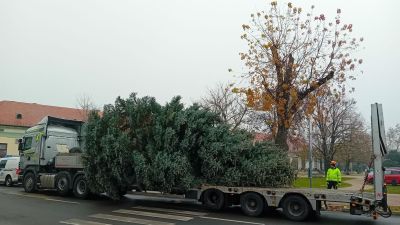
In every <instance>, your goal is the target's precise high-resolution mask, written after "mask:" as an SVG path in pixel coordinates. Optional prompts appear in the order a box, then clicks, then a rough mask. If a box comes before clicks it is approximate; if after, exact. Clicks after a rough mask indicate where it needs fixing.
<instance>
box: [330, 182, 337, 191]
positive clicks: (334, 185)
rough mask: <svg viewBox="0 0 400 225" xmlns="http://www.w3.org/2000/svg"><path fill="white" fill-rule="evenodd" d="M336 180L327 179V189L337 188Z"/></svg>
mask: <svg viewBox="0 0 400 225" xmlns="http://www.w3.org/2000/svg"><path fill="white" fill-rule="evenodd" d="M337 184H338V182H337V181H328V189H332V188H333V189H337Z"/></svg>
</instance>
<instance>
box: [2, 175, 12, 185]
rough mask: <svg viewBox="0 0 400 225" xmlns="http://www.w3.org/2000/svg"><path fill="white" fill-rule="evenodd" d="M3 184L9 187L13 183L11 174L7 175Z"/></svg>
mask: <svg viewBox="0 0 400 225" xmlns="http://www.w3.org/2000/svg"><path fill="white" fill-rule="evenodd" d="M4 184H5V185H6V186H7V187H11V186H12V185H13V182H12V179H11V176H10V175H7V177H6V181H5V182H4Z"/></svg>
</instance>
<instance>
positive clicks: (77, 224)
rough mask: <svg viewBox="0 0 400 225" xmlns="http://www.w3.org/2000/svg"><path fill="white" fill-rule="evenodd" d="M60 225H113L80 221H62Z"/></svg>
mask: <svg viewBox="0 0 400 225" xmlns="http://www.w3.org/2000/svg"><path fill="white" fill-rule="evenodd" d="M60 223H64V224H70V225H112V224H109V223H99V222H94V221H89V220H80V219H69V220H66V221H60Z"/></svg>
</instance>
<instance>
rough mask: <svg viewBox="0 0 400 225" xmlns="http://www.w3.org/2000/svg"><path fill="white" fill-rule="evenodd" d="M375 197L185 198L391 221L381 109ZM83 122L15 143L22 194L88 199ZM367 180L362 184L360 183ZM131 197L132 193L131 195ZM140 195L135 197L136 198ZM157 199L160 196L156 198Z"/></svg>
mask: <svg viewBox="0 0 400 225" xmlns="http://www.w3.org/2000/svg"><path fill="white" fill-rule="evenodd" d="M371 112H372V114H371V125H372V126H371V127H372V142H373V143H372V144H373V157H372V160H373V163H374V174H375V179H374V192H373V193H368V192H364V191H363V190H361V191H359V192H344V191H340V190H326V189H313V188H305V189H294V188H264V187H241V186H240V187H239V186H232V187H231V186H215V185H207V184H203V185H201V186H199V187H195V188H193V189H191V190H189V191H188V192H187V193H186V194H185V195H184V197H186V198H191V199H195V200H196V201H199V202H200V203H201V204H203V205H204V206H205V207H206V208H208V209H211V210H221V209H222V208H224V207H230V206H240V207H241V209H242V211H243V213H244V214H246V215H248V216H259V215H261V214H262V213H263V212H264V210H265V209H266V208H267V207H268V208H281V209H282V211H283V214H284V215H285V216H286V217H287V218H288V219H290V220H294V221H303V220H305V219H307V218H308V217H309V216H311V215H313V214H319V213H320V211H321V208H322V204H323V203H326V202H336V203H345V204H347V205H348V206H349V208H350V214H352V215H368V216H372V217H373V218H374V219H376V218H377V217H378V215H380V216H382V217H389V216H391V211H390V208H389V207H388V204H387V190H386V186H385V184H384V182H383V175H384V168H383V167H382V157H383V156H384V155H385V154H387V151H386V144H385V133H384V131H385V129H384V123H383V114H382V105H380V104H372V105H371ZM82 127H83V122H81V121H72V120H65V119H60V118H54V117H46V118H44V119H43V120H42V121H41V122H39V123H38V124H37V125H36V126H34V127H32V128H29V129H28V130H27V131H26V133H25V135H24V137H23V139H22V140H21V141H20V145H19V150H20V156H21V163H20V171H21V173H20V178H21V181H22V184H23V187H24V189H25V191H26V192H33V191H35V190H37V189H52V190H56V191H58V192H59V193H60V194H61V195H66V194H68V193H69V192H71V191H72V192H73V193H74V195H75V196H76V197H78V198H86V197H87V196H88V194H89V193H90V190H89V187H88V184H87V182H86V179H85V174H84V171H83V168H84V167H83V166H84V165H83V163H82V149H83V142H84V138H83V135H82V133H83V130H82ZM365 180H366V179H365ZM134 193H136V192H134ZM138 194H140V193H138ZM161 196H162V195H161Z"/></svg>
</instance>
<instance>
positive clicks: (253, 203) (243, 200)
mask: <svg viewBox="0 0 400 225" xmlns="http://www.w3.org/2000/svg"><path fill="white" fill-rule="evenodd" d="M240 207H241V208H242V211H243V213H244V214H246V215H247V216H259V215H261V214H262V213H263V211H264V208H265V204H264V199H263V198H262V197H261V196H260V195H259V194H256V193H253V192H249V193H245V194H244V195H241V196H240Z"/></svg>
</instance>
